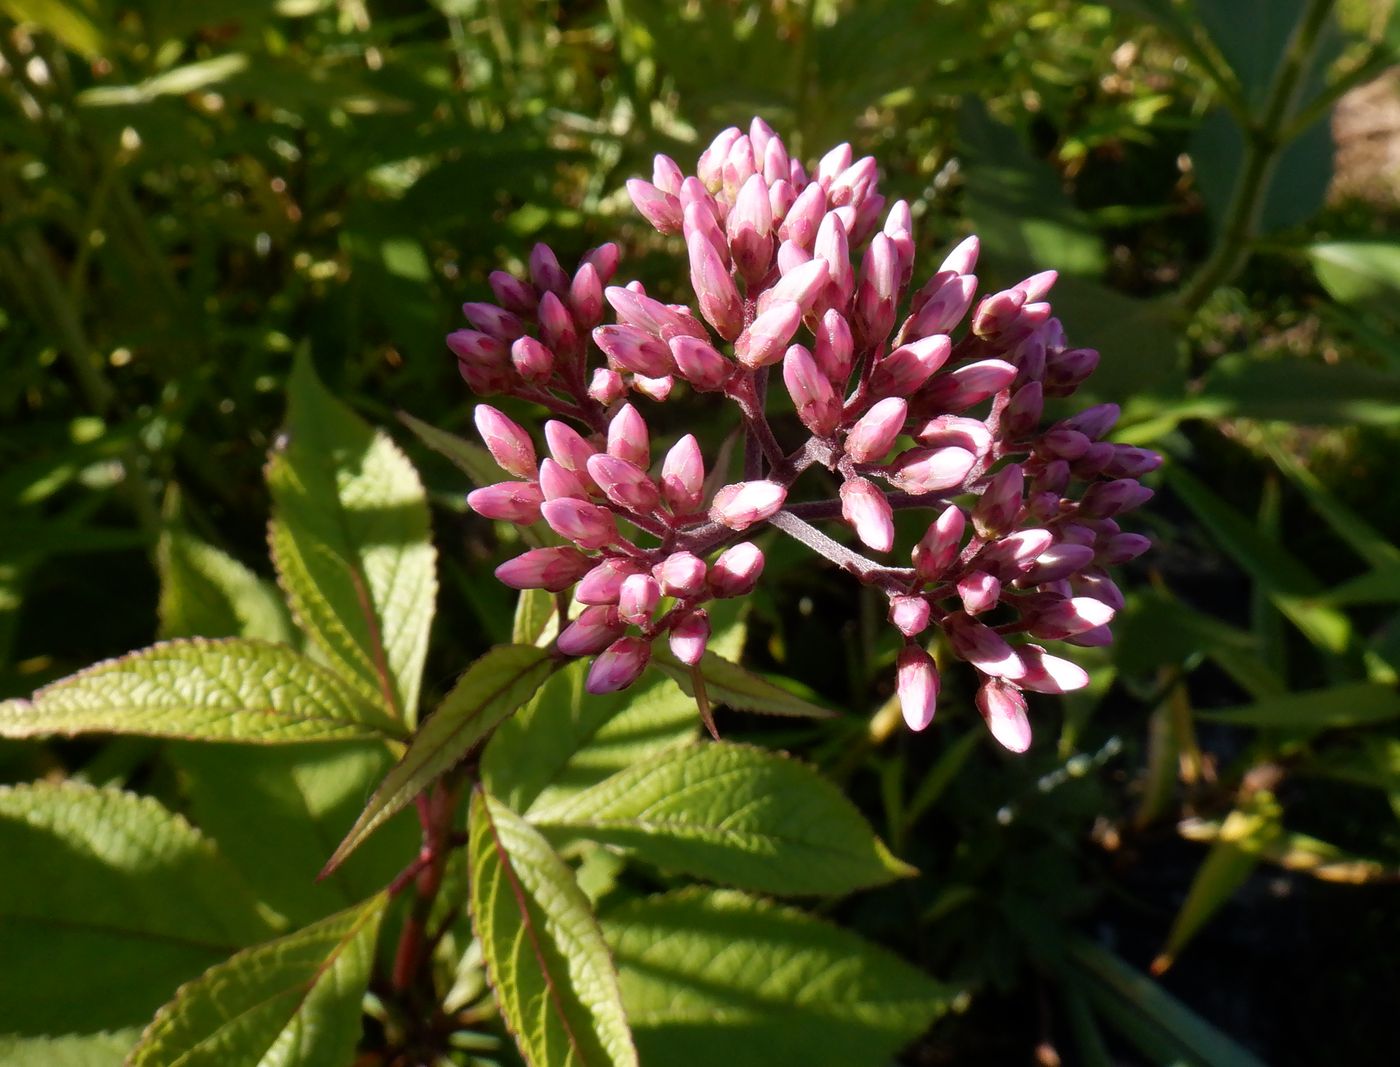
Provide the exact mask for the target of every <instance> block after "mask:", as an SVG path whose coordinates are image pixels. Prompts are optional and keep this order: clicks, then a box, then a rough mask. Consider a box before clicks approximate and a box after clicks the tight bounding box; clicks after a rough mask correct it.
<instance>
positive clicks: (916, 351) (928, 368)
mask: <svg viewBox="0 0 1400 1067" xmlns="http://www.w3.org/2000/svg"><path fill="white" fill-rule="evenodd" d="M952 351H953V343H952V341H950V340H949V339H948V338H947V337H945V336H943V335H942V334H934V335H933V336H932V337H923V338H920V339H919V340H917V341H911V342H910V343H909V344H907V345H901V346H900V347H899V348H896V349H895V350H894V351H893V352H891V353H890V354H889V355H888V356H886V357H885V358H884V359H882V360H880V362H879V363H877V364H876V365H875V372H874V373H873V374H872V375H871V376H870V389H871V391H872V392H873V393H875V395H876V396H908V395H909V394H910V393H913V392H915V391H916V390H918V389H919V388H920V387H922V386H923V384H924V383H925V382H927V381H928V380H929V377H930V376H931V375H932V374H933V372H934V371H936V370H937V369H938V368H939V367H941V366H943V364H944V363H946V362H947V360H948V356H949V355H950V354H951V353H952Z"/></svg>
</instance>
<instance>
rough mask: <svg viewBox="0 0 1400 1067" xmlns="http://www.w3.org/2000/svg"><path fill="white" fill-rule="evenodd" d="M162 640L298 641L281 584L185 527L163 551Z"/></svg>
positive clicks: (170, 536) (169, 534)
mask: <svg viewBox="0 0 1400 1067" xmlns="http://www.w3.org/2000/svg"><path fill="white" fill-rule="evenodd" d="M156 558H157V564H158V566H159V570H160V629H161V633H160V635H161V636H162V637H251V638H259V639H262V640H265V641H273V642H276V643H279V644H290V643H291V642H292V641H293V640H294V638H295V631H294V630H293V629H292V624H291V618H290V617H289V616H288V615H287V608H286V606H285V605H284V604H283V602H282V597H281V595H280V594H279V593H278V591H277V588H276V586H274V585H273V584H272V583H271V582H268V581H266V580H265V579H262V578H259V577H258V576H257V575H256V574H254V573H253V572H252V571H250V570H249V569H248V568H247V567H245V566H243V564H241V563H239V562H238V560H236V559H234V558H233V557H232V556H230V555H229V554H228V553H226V552H224V551H222V550H220V549H218V548H215V547H214V546H213V545H211V544H208V543H206V542H204V541H201V540H200V539H199V538H197V537H195V536H194V535H193V534H191V533H189V532H188V531H186V530H182V529H179V528H168V529H167V530H166V531H165V532H164V533H163V534H162V535H161V539H160V544H159V545H158V547H157V554H156Z"/></svg>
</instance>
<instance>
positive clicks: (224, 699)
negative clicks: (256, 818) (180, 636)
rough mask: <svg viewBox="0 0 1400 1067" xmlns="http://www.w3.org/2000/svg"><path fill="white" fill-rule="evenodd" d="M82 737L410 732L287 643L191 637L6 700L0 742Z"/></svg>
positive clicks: (272, 740)
mask: <svg viewBox="0 0 1400 1067" xmlns="http://www.w3.org/2000/svg"><path fill="white" fill-rule="evenodd" d="M81 733H113V734H141V735H144V736H148V737H182V738H187V739H198V740H202V741H246V742H257V743H260V744H277V743H291V742H297V741H331V740H350V739H355V738H377V737H394V736H402V734H403V727H402V726H401V725H400V724H399V723H397V722H395V721H394V720H392V719H390V718H389V717H388V716H387V715H386V714H385V713H384V712H382V711H380V710H379V709H377V708H376V707H375V706H374V705H373V704H371V703H369V702H368V701H367V700H366V699H365V698H364V697H363V696H362V695H361V694H360V692H359V691H358V690H357V689H354V688H352V687H350V686H348V685H346V684H345V683H344V682H343V681H341V680H340V679H339V678H338V677H337V676H336V675H334V674H332V673H331V672H330V671H328V670H326V669H325V668H324V667H320V666H317V665H316V664H315V663H313V662H312V661H311V660H309V659H307V658H306V657H305V656H303V655H302V654H301V653H299V652H296V651H294V650H292V649H290V648H287V647H286V646H284V645H271V644H267V643H266V642H263V641H248V640H244V639H242V638H226V639H223V640H216V641H206V640H203V639H201V638H190V639H186V640H180V641H165V642H162V643H161V644H158V645H152V646H151V647H150V648H145V649H142V650H141V651H139V652H132V653H129V654H128V655H126V656H122V657H120V658H119V659H113V660H107V661H106V662H104V663H98V664H96V665H94V666H92V667H88V668H86V669H85V670H81V671H79V672H78V673H77V674H73V675H70V676H69V677H67V678H63V679H60V680H59V681H57V682H54V683H52V684H51V685H47V686H45V687H44V688H43V689H40V690H39V691H38V692H37V693H35V694H34V696H33V698H32V699H31V700H11V701H6V702H5V703H4V704H0V737H47V736H52V735H55V734H57V735H63V736H69V737H71V736H73V735H74V734H81Z"/></svg>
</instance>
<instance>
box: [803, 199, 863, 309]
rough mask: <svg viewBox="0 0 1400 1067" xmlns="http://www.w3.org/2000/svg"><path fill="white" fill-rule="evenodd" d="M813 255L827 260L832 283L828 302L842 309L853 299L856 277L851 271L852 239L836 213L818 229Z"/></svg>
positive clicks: (828, 216) (832, 213) (823, 219)
mask: <svg viewBox="0 0 1400 1067" xmlns="http://www.w3.org/2000/svg"><path fill="white" fill-rule="evenodd" d="M812 254H813V255H814V256H816V258H818V259H824V260H826V265H827V267H828V269H829V270H830V271H831V282H830V283H829V285H828V287H827V293H828V297H827V298H828V300H829V301H830V302H831V305H832V306H833V307H842V306H844V305H845V303H846V301H847V300H849V299H850V298H851V293H852V291H853V290H854V288H855V275H854V273H853V272H852V270H851V247H850V238H849V236H848V235H847V232H846V227H845V226H844V225H843V224H842V222H841V219H840V217H839V216H838V215H837V214H836V212H834V211H829V212H827V213H826V215H825V216H824V217H823V218H822V222H821V226H819V227H818V228H817V240H816V243H815V244H814V245H813V246H812Z"/></svg>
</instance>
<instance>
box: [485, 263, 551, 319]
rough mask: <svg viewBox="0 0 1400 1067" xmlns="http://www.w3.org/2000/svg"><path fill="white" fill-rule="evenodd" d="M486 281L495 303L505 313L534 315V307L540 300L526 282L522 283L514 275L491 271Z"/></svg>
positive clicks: (501, 271)
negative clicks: (494, 297)
mask: <svg viewBox="0 0 1400 1067" xmlns="http://www.w3.org/2000/svg"><path fill="white" fill-rule="evenodd" d="M486 280H487V282H489V283H490V285H491V292H492V293H494V294H495V296H496V302H497V303H498V304H500V305H501V306H502V307H503V308H505V309H506V310H507V311H510V312H514V313H515V314H516V315H533V314H534V313H535V305H536V304H538V303H539V300H540V298H539V295H538V294H537V293H536V292H535V290H534V288H533V287H532V286H531V285H530V284H529V283H528V282H522V281H521V280H520V279H519V278H517V277H516V276H515V275H513V274H507V273H506V272H505V271H503V270H493V271H492V272H491V274H490V276H489V277H488V278H487V279H486Z"/></svg>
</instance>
